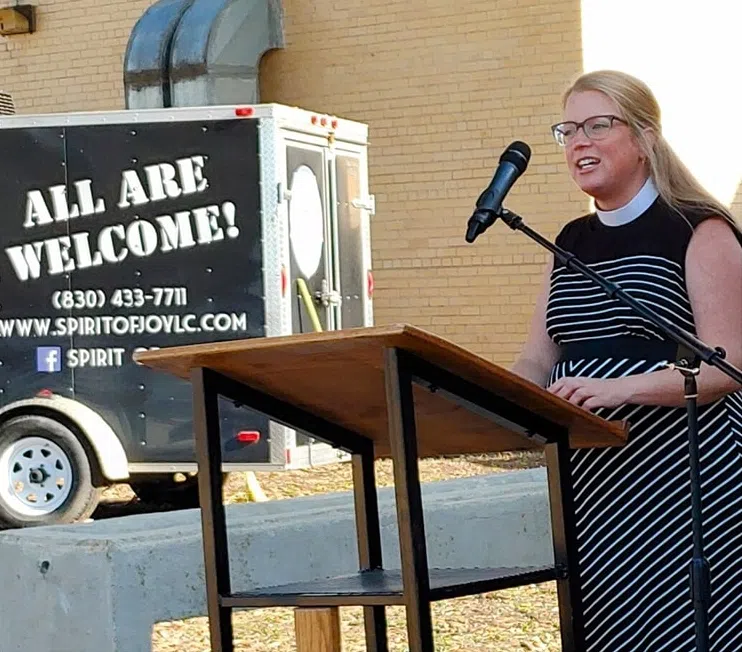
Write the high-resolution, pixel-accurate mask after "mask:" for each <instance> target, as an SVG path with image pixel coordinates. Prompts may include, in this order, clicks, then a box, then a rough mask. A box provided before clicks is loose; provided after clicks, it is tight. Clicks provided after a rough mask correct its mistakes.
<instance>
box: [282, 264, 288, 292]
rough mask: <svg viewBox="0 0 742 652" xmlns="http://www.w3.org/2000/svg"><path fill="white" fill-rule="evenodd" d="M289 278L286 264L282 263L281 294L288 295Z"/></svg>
mask: <svg viewBox="0 0 742 652" xmlns="http://www.w3.org/2000/svg"><path fill="white" fill-rule="evenodd" d="M288 284H289V279H288V275H287V274H286V265H281V296H282V297H285V296H286V288H287V287H288Z"/></svg>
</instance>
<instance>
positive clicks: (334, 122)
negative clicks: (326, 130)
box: [331, 120, 338, 129]
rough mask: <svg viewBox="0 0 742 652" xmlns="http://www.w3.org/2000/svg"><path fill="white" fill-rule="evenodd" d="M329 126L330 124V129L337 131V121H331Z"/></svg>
mask: <svg viewBox="0 0 742 652" xmlns="http://www.w3.org/2000/svg"><path fill="white" fill-rule="evenodd" d="M331 124H332V128H333V129H337V128H338V121H337V120H333V121H332V123H331Z"/></svg>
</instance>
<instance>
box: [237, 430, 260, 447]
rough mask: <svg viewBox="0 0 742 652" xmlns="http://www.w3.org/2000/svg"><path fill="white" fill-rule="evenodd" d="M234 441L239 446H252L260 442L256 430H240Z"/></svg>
mask: <svg viewBox="0 0 742 652" xmlns="http://www.w3.org/2000/svg"><path fill="white" fill-rule="evenodd" d="M235 439H236V440H237V441H238V442H240V443H241V444H254V443H255V442H258V441H260V433H259V432H258V431H257V430H242V431H241V432H238V433H237V437H235Z"/></svg>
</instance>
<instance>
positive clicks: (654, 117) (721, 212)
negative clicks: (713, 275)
mask: <svg viewBox="0 0 742 652" xmlns="http://www.w3.org/2000/svg"><path fill="white" fill-rule="evenodd" d="M584 91H599V92H601V93H603V94H604V95H607V96H608V97H609V98H610V99H612V100H613V101H614V102H615V103H616V104H617V105H618V108H619V111H620V115H619V116H618V117H620V118H623V119H624V120H625V121H626V122H627V123H628V125H629V128H630V129H631V130H632V132H633V133H634V136H635V137H636V139H637V140H638V142H639V144H640V146H641V147H642V149H643V150H644V152H645V154H646V155H647V160H648V162H649V171H650V175H651V177H652V180H653V181H654V184H655V186H656V187H657V191H658V192H659V194H660V197H662V199H663V200H664V202H665V203H666V204H667V205H668V206H670V207H671V208H673V209H674V210H676V211H677V212H678V213H680V214H681V215H682V210H683V209H684V208H685V209H691V210H698V211H701V212H707V213H710V214H714V215H718V216H721V217H724V218H725V219H727V220H728V221H729V222H730V223H731V225H732V226H733V227H734V228H735V229H736V230H738V231H739V230H740V227H739V225H738V224H737V222H736V220H735V218H734V216H733V215H732V213H731V211H730V210H729V209H728V208H727V207H726V206H724V204H722V203H721V202H720V201H717V200H716V199H715V198H714V197H713V196H712V195H711V194H710V193H709V192H707V191H706V189H705V188H704V187H703V186H702V185H701V184H700V183H699V182H698V180H697V179H696V178H695V177H694V176H693V174H692V173H691V172H690V170H688V168H687V167H686V166H685V164H684V163H683V162H682V161H681V160H680V158H679V157H678V155H677V154H676V153H675V152H674V151H673V149H672V147H670V144H669V143H668V142H667V140H665V137H664V136H663V135H662V124H661V111H660V106H659V103H658V102H657V98H656V97H655V96H654V94H653V93H652V91H651V90H650V88H649V87H648V86H647V85H646V84H645V83H644V82H642V81H641V80H639V79H637V78H636V77H632V76H631V75H628V74H626V73H624V72H619V71H616V70H597V71H595V72H589V73H585V74H583V75H581V76H580V77H578V78H577V79H576V80H575V81H574V82H573V83H572V84H571V85H570V86H569V88H567V90H566V91H565V92H564V95H563V97H562V106H563V107H564V106H566V103H567V100H568V99H569V97H570V95H572V94H573V93H580V92H584ZM646 130H649V132H650V133H647V131H646ZM686 221H687V220H686Z"/></svg>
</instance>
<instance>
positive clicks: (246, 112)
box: [234, 106, 255, 118]
mask: <svg viewBox="0 0 742 652" xmlns="http://www.w3.org/2000/svg"><path fill="white" fill-rule="evenodd" d="M253 113H255V109H253V108H252V107H251V106H240V107H237V108H236V109H235V110H234V114H235V115H236V116H238V117H240V118H249V117H250V116H251V115H252V114H253Z"/></svg>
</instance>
